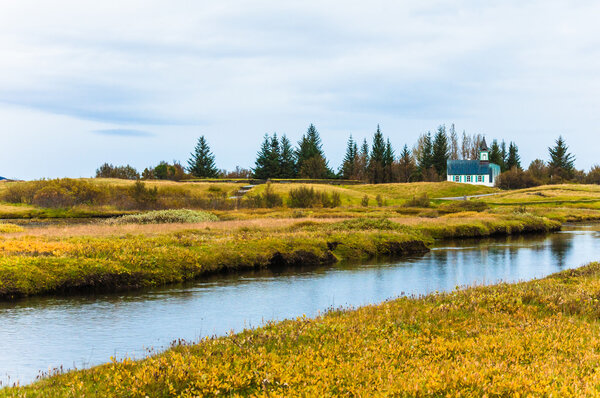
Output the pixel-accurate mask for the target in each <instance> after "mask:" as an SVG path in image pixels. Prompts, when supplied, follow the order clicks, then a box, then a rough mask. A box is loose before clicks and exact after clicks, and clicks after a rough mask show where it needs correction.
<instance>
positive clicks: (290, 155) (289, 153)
mask: <svg viewBox="0 0 600 398" xmlns="http://www.w3.org/2000/svg"><path fill="white" fill-rule="evenodd" d="M296 175H297V173H296V155H295V154H294V150H293V149H292V145H291V143H290V140H288V138H287V137H286V136H285V134H284V135H283V136H282V137H281V143H280V156H279V176H280V177H281V178H295V177H296Z"/></svg>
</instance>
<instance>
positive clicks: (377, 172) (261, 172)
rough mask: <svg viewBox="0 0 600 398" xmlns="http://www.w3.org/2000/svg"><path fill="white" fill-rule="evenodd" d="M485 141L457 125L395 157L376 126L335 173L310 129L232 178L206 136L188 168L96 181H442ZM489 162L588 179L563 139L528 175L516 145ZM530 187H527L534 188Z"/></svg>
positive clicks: (492, 151) (351, 143) (110, 170)
mask: <svg viewBox="0 0 600 398" xmlns="http://www.w3.org/2000/svg"><path fill="white" fill-rule="evenodd" d="M483 140H484V137H483V136H482V135H481V134H472V135H469V134H467V133H466V132H465V131H463V132H462V136H460V137H459V134H458V133H457V132H456V129H455V126H454V124H452V125H451V126H450V128H449V129H447V128H446V126H444V125H442V126H439V127H438V128H437V130H436V131H435V132H434V133H433V134H432V133H431V132H427V133H425V134H421V135H420V136H419V138H418V140H417V142H416V143H415V144H414V145H413V147H412V149H411V148H410V147H409V146H408V144H404V146H403V147H402V150H401V151H400V152H399V153H396V152H395V150H394V147H393V145H392V143H391V141H390V139H389V137H388V138H386V137H385V136H384V135H383V133H382V131H381V128H380V127H379V126H377V129H376V130H375V133H374V134H373V137H372V139H371V140H370V144H369V141H367V139H363V140H362V141H357V140H355V139H354V137H352V136H350V137H349V139H348V142H347V144H346V153H345V156H344V159H343V162H342V164H341V166H340V168H339V170H338V171H337V172H335V171H334V170H332V168H330V166H329V163H328V161H327V159H326V157H325V153H324V151H323V148H322V142H321V137H320V135H319V132H318V131H317V129H316V127H315V126H314V125H313V124H311V125H310V126H309V127H308V129H307V131H306V133H305V134H304V135H303V136H302V138H301V139H300V141H298V143H297V145H296V147H295V148H294V147H293V146H292V143H291V142H290V140H289V139H288V138H287V137H286V136H285V135H283V136H281V137H278V135H277V134H276V133H274V134H272V135H268V134H266V135H265V136H264V139H263V142H262V145H261V147H260V149H259V151H258V153H257V157H256V160H255V165H254V168H253V169H251V170H249V169H244V168H240V167H236V169H235V170H234V171H232V172H229V173H228V172H226V171H224V170H219V169H218V168H217V167H216V163H215V156H214V154H213V153H212V151H211V149H210V147H209V144H208V142H207V140H206V138H205V137H204V136H201V137H200V138H199V139H198V142H197V145H196V147H195V148H194V151H193V152H192V153H191V156H190V159H189V160H188V163H187V167H184V166H182V165H181V164H180V163H179V162H176V161H174V162H173V163H172V164H169V163H167V162H161V163H159V164H158V165H157V166H155V167H149V168H146V169H145V170H144V171H143V172H142V173H141V174H140V173H138V172H137V171H136V170H135V169H134V168H133V167H131V166H117V167H115V166H112V165H109V164H104V165H102V166H101V167H100V168H99V169H98V170H97V171H96V176H97V177H109V178H127V179H138V178H144V179H168V180H182V179H186V178H193V177H198V178H223V177H225V178H227V177H229V178H257V179H270V178H282V179H291V178H307V179H330V178H343V179H348V180H360V181H368V182H371V183H386V182H411V181H439V180H443V179H445V177H446V167H447V166H446V165H447V161H448V160H459V159H465V160H469V159H478V156H479V149H480V147H481V144H482V142H483ZM489 160H490V162H492V163H496V164H498V165H500V167H501V170H502V172H503V173H504V172H508V171H511V170H512V171H513V175H518V177H519V178H524V179H525V180H528V181H529V180H531V181H534V182H535V183H537V182H541V183H547V182H554V181H557V180H561V181H564V180H573V179H576V180H582V179H583V180H585V179H586V178H587V177H586V175H585V173H583V172H578V171H577V170H576V169H575V166H574V160H575V159H574V157H573V155H572V154H571V153H569V152H568V147H567V145H566V143H565V141H564V139H563V138H562V137H559V139H558V140H557V141H556V144H555V146H554V147H552V148H549V159H548V161H547V162H545V161H543V160H541V159H537V160H534V161H533V162H532V163H531V164H530V166H529V168H528V169H527V170H523V168H522V166H521V158H520V155H519V148H518V147H517V145H516V144H515V143H514V142H510V143H509V144H508V145H507V144H506V142H505V141H498V140H496V139H493V140H492V141H491V144H490V146H489ZM596 169H597V168H594V169H592V171H590V175H592V174H593V175H595V174H600V169H598V170H596ZM527 173H528V174H527ZM531 181H529V182H528V184H531V183H533V182H531Z"/></svg>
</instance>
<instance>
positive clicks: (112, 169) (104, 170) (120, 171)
mask: <svg viewBox="0 0 600 398" xmlns="http://www.w3.org/2000/svg"><path fill="white" fill-rule="evenodd" d="M96 178H121V179H124V180H137V179H138V178H140V173H138V171H137V170H136V169H135V168H133V167H131V166H130V165H127V166H113V165H112V164H108V163H104V164H103V165H102V166H100V167H99V168H98V170H96Z"/></svg>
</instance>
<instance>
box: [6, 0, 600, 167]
mask: <svg viewBox="0 0 600 398" xmlns="http://www.w3.org/2000/svg"><path fill="white" fill-rule="evenodd" d="M599 8H600V6H599V5H598V4H597V3H595V2H587V1H569V2H567V1H541V0H536V1H525V2H524V1H503V2H484V3H482V2H475V1H466V0H464V1H453V2H450V1H433V2H397V1H383V0H375V1H371V2H369V3H368V4H367V3H365V2H363V1H319V2H317V1H289V2H275V1H266V0H262V1H253V2H250V1H241V0H239V1H233V0H224V1H220V2H205V1H200V2H192V1H182V0H181V1H171V2H168V3H166V2H162V1H119V2H116V1H115V2H113V1H105V2H82V1H66V0H57V1H55V2H52V3H44V2H38V1H31V0H21V1H19V2H4V3H3V5H2V12H1V13H0V76H2V79H0V124H1V125H2V126H3V128H2V131H3V132H2V133H0V134H1V136H2V140H3V141H4V142H10V143H11V145H13V147H12V148H10V149H9V148H8V147H6V146H5V145H0V175H4V174H9V175H10V176H21V177H27V178H34V177H41V176H54V175H90V174H92V173H93V171H94V169H95V168H96V167H97V166H98V164H100V163H101V162H103V161H105V160H106V161H112V162H114V163H134V164H135V165H136V166H137V167H143V166H146V165H150V164H155V163H157V162H158V161H160V160H163V159H164V160H172V159H173V158H176V159H180V160H182V161H184V160H185V158H186V157H187V155H188V153H189V151H190V150H191V147H193V145H194V141H195V138H196V137H197V136H198V135H199V134H206V136H207V137H208V139H209V142H211V144H212V146H213V150H214V152H215V154H216V155H217V161H218V163H219V166H220V167H226V168H232V167H233V166H235V165H236V164H240V165H242V166H250V165H252V163H253V160H254V155H255V152H256V150H257V149H258V146H259V141H260V139H261V137H262V135H263V134H264V133H265V132H272V131H277V132H279V133H287V134H288V135H289V136H290V137H291V138H292V139H293V140H296V139H298V138H299V136H300V134H302V132H303V131H304V130H305V129H306V126H308V124H309V123H311V122H314V123H316V124H317V127H318V128H319V129H320V131H321V133H322V135H323V141H324V146H325V149H326V151H327V154H328V155H329V156H330V158H331V163H332V164H333V165H337V164H338V162H339V161H340V159H341V157H342V155H343V153H342V152H343V149H344V145H343V142H344V141H345V139H346V138H347V135H348V134H350V133H352V134H353V135H354V136H355V137H363V136H370V135H371V134H372V132H373V130H374V128H375V126H376V125H377V123H381V124H382V127H383V129H384V133H386V134H388V135H390V136H391V138H392V142H393V143H394V144H395V146H396V147H398V148H400V147H401V146H402V145H403V144H404V143H405V142H407V143H409V144H412V142H414V140H415V139H416V136H417V135H418V134H419V133H421V132H422V131H425V130H428V129H435V128H436V126H437V124H439V123H451V122H453V121H454V122H456V123H457V127H458V128H459V129H461V130H462V129H463V128H465V129H466V130H467V131H472V132H483V133H486V134H487V135H488V136H489V137H498V138H505V139H506V140H509V141H510V140H514V141H516V142H517V143H518V144H519V146H520V149H521V152H522V157H523V159H524V160H525V161H528V160H531V159H532V158H534V157H540V156H545V150H544V148H545V147H546V146H548V145H551V144H552V141H553V139H554V138H555V137H556V136H558V134H563V135H565V136H566V138H567V140H568V143H570V144H571V148H572V149H573V151H574V152H576V154H577V157H578V166H579V167H589V166H590V165H591V164H592V163H593V162H594V161H595V153H594V152H593V151H592V149H591V148H590V145H589V137H590V134H591V133H590V132H592V133H593V126H595V125H596V124H597V121H598V120H597V119H598V116H596V115H597V109H598V106H599V105H600V99H599V98H598V97H597V94H596V93H597V92H598V89H600V87H599V86H600V82H599V78H598V77H596V75H597V72H596V71H597V70H598V67H599V66H600V52H599V51H600V46H599V43H598V40H599V39H598V38H599V37H600V35H599V34H598V33H600V32H599V31H598V30H599V29H598V27H597V23H596V20H595V16H597V15H598V11H600V10H599ZM58 115H60V116H58ZM96 130H119V131H124V130H129V131H131V130H136V131H152V132H153V133H154V134H155V136H153V137H130V136H125V135H121V136H113V137H106V136H105V137H104V139H101V138H102V137H100V136H98V135H97V134H96V137H95V138H93V139H92V140H97V141H95V145H94V148H93V149H92V148H90V147H89V144H90V139H91V138H90V134H93V133H91V132H93V131H96ZM41 136H44V137H41ZM46 137H51V139H49V140H48V141H47V145H45V146H43V147H42V146H40V147H37V146H35V145H33V146H32V145H30V143H31V142H35V138H39V139H41V140H46V139H47V138H46ZM132 139H134V140H135V148H132V147H130V145H133V144H132V141H130V140H132ZM32 140H33V141H32ZM44 142H46V141H44ZM28 145H29V146H30V147H29V148H28V153H30V154H32V156H33V157H32V158H33V159H34V161H28V162H24V164H20V160H21V159H22V154H20V153H19V152H18V151H15V150H14V148H25V147H27V146H28ZM140 148H141V149H140ZM49 149H51V154H48V150H49ZM67 149H68V151H67ZM90 151H93V152H94V156H77V155H75V154H76V153H88V152H90ZM35 159H44V160H45V161H47V163H48V164H47V166H44V167H41V166H40V165H39V164H36V161H35ZM17 165H19V166H17ZM5 170H8V171H5Z"/></svg>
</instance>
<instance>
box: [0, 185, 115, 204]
mask: <svg viewBox="0 0 600 398" xmlns="http://www.w3.org/2000/svg"><path fill="white" fill-rule="evenodd" d="M105 198H106V195H105V193H104V192H103V191H102V190H101V189H100V188H99V187H98V186H96V185H94V184H92V183H90V182H88V181H85V180H76V179H71V178H62V179H53V180H37V181H29V182H24V183H17V184H13V185H11V186H9V187H8V188H7V189H6V190H5V192H4V193H3V194H2V200H4V201H6V202H9V203H26V204H33V205H37V206H41V207H56V208H59V207H70V206H74V205H80V204H101V203H103V202H104V200H105Z"/></svg>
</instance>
